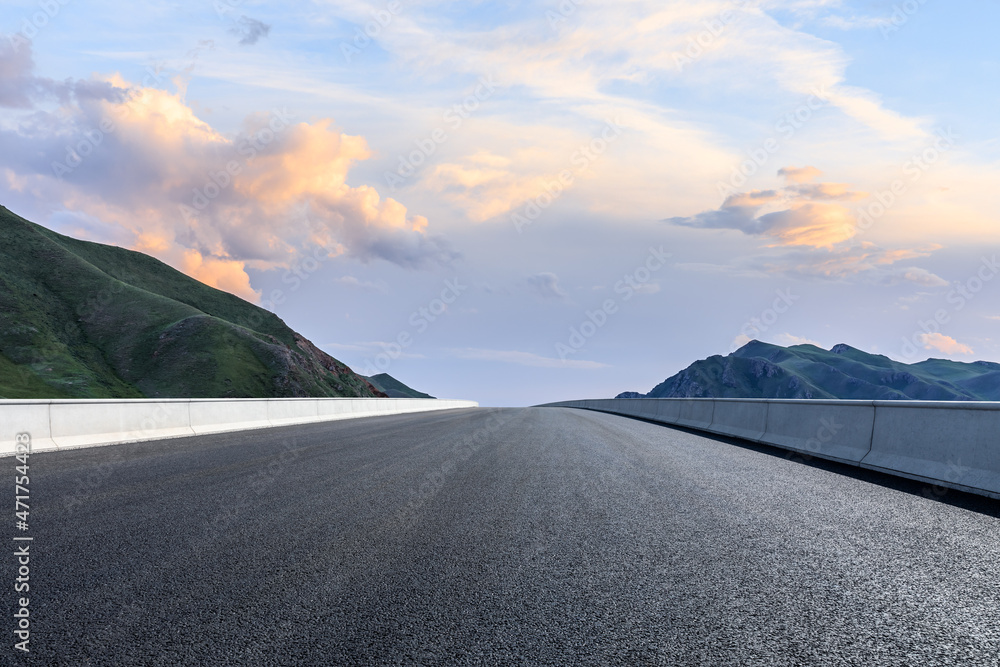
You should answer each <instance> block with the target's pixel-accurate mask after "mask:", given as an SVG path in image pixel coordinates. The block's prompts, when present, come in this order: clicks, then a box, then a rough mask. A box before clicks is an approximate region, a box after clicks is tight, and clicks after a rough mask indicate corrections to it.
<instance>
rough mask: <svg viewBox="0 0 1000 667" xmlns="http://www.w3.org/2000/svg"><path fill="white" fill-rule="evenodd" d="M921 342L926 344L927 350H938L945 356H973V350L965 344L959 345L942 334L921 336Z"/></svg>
mask: <svg viewBox="0 0 1000 667" xmlns="http://www.w3.org/2000/svg"><path fill="white" fill-rule="evenodd" d="M919 338H920V342H922V343H923V344H924V349H925V350H937V351H938V352H943V353H944V354H973V352H972V348H971V347H969V346H968V345H965V344H963V343H959V342H958V341H957V340H955V339H954V338H952V337H951V336H945V335H944V334H940V333H925V334H920V336H919Z"/></svg>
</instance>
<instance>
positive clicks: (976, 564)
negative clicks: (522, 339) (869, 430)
mask: <svg viewBox="0 0 1000 667" xmlns="http://www.w3.org/2000/svg"><path fill="white" fill-rule="evenodd" d="M0 465H9V466H11V468H13V466H14V462H13V459H11V458H5V459H0ZM845 471H848V472H849V470H848V469H847V468H843V467H840V466H837V465H835V464H822V465H810V464H807V463H802V462H800V461H796V460H790V459H789V458H787V457H784V456H782V454H781V453H780V452H778V451H777V450H768V449H765V448H760V447H751V446H738V445H736V444H733V443H732V442H728V441H724V440H720V439H716V438H707V437H702V436H699V435H695V434H692V433H688V432H685V431H680V430H676V429H671V428H667V427H663V426H657V425H653V424H649V423H645V422H641V421H635V420H630V419H626V418H622V417H616V416H612V415H604V414H598V413H590V412H584V411H576V410H565V409H552V408H549V409H545V408H541V409H510V410H487V409H479V410H469V411H453V412H446V413H436V414H435V413H430V414H421V415H403V416H396V417H385V418H376V419H363V420H353V421H343V422H332V423H327V424H313V425H308V426H296V427H286V428H281V429H271V430H264V431H253V432H247V433H239V434H223V435H216V436H209V437H198V438H187V439H179V440H173V441H161V442H155V443H139V444H134V445H121V446H117V447H102V448H96V449H85V450H76V451H67V452H53V453H46V454H43V453H39V454H34V455H32V457H31V473H32V474H31V478H32V481H31V488H32V498H31V506H32V513H31V519H32V524H31V534H32V535H33V536H34V538H35V540H34V542H33V543H32V546H31V554H32V558H31V592H30V595H31V598H30V600H31V601H30V609H31V621H32V623H31V643H30V647H31V654H30V657H28V658H25V656H23V655H20V654H19V652H17V651H15V650H14V649H13V643H14V641H15V639H14V638H13V635H12V631H13V629H14V619H12V618H11V614H10V613H7V614H4V617H5V618H6V619H7V620H6V621H3V622H2V625H0V636H4V637H7V645H6V646H4V647H2V651H0V663H3V664H12V665H13V664H39V665H64V664H65V665H88V664H94V665H178V664H184V665H300V664H301V665H397V664H414V665H436V664H455V665H574V664H581V665H647V664H648V665H711V666H713V667H715V666H717V665H921V666H930V665H998V664H1000V657H998V656H1000V571H998V570H1000V519H998V516H1000V511H998V504H997V502H996V501H988V500H982V501H980V500H975V499H972V498H970V497H967V496H963V495H962V494H957V493H955V492H949V493H947V494H946V495H944V497H943V498H938V497H937V494H939V493H941V490H932V489H925V488H922V487H921V486H920V485H919V484H916V483H912V482H907V481H899V482H894V481H891V480H890V478H887V477H883V476H881V475H877V474H874V473H858V474H854V475H850V474H843V473H844V472H845ZM10 473H11V476H13V470H11V471H10ZM8 479H10V477H8ZM11 486H13V485H11ZM10 491H11V492H12V491H13V489H11V490H10ZM925 496H930V497H925ZM11 519H12V520H13V517H11ZM14 533H15V531H14V530H13V526H11V528H10V529H9V534H10V535H13V534H14ZM15 560H16V559H15V558H14V557H12V556H8V557H7V558H5V559H3V563H2V567H3V570H2V571H3V572H4V574H5V577H6V582H4V583H3V584H2V586H3V589H4V590H6V591H7V594H6V598H5V607H4V608H5V609H8V610H12V609H13V608H14V597H15V596H14V593H13V590H12V589H13V580H14V578H15V576H16V573H15V568H16V564H15ZM7 582H10V583H7Z"/></svg>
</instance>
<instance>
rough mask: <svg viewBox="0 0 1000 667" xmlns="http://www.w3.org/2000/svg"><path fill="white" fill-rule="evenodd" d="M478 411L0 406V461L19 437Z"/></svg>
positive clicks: (79, 437)
mask: <svg viewBox="0 0 1000 667" xmlns="http://www.w3.org/2000/svg"><path fill="white" fill-rule="evenodd" d="M478 406H479V404H478V403H476V402H475V401H455V400H445V399H428V398H423V399H421V398H243V399H212V398H206V399H162V400H159V399H131V400H124V399H86V400H31V399H24V400H0V456H12V455H13V454H14V451H15V438H16V436H17V435H18V434H20V433H27V434H29V435H30V437H31V451H32V452H43V451H48V450H57V449H71V448H75V447H94V446H97V445H113V444H119V443H123V442H138V441H141V440H159V439H162V438H176V437H181V436H190V435H203V434H205V433H222V432H225V431H243V430H248V429H256V428H268V427H271V426H287V425H290V424H309V423H313V422H324V421H333V420H337V419H353V418H357V417H373V416H378V415H399V414H405V413H410V412H429V411H432V410H454V409H457V408H475V407H478Z"/></svg>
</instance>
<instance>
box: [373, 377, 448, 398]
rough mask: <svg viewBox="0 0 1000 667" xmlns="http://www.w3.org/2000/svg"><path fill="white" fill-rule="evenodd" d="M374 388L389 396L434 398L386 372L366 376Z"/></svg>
mask: <svg viewBox="0 0 1000 667" xmlns="http://www.w3.org/2000/svg"><path fill="white" fill-rule="evenodd" d="M366 379H367V380H368V381H369V382H371V383H372V384H373V385H375V388H376V389H378V390H379V391H382V392H384V393H385V394H386V395H387V396H388V397H389V398H434V397H433V396H431V395H430V394H425V393H423V392H420V391H417V390H416V389H413V388H411V387H407V386H406V385H405V384H403V383H402V382H400V381H399V380H397V379H396V378H394V377H392V376H391V375H389V374H388V373H379V374H378V375H373V376H371V377H370V378H366Z"/></svg>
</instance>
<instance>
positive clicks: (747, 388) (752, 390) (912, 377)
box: [648, 341, 1000, 401]
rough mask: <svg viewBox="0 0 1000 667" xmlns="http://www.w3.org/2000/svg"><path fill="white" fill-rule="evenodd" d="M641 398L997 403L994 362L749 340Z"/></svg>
mask: <svg viewBox="0 0 1000 667" xmlns="http://www.w3.org/2000/svg"><path fill="white" fill-rule="evenodd" d="M648 396H649V397H651V398H684V397H705V398H708V397H712V398H839V399H858V400H862V399H863V400H871V399H882V400H901V399H916V400H934V401H998V400H1000V364H995V363H992V362H986V361H977V362H973V363H961V362H957V361H949V360H946V359H928V360H927V361H923V362H920V363H917V364H904V363H901V362H898V361H893V360H892V359H889V358H888V357H885V356H882V355H878V354H868V353H867V352H862V351H861V350H858V349H855V348H853V347H850V346H849V345H843V344H841V345H836V346H834V347H833V348H832V349H831V350H829V351H828V350H823V349H820V348H818V347H816V346H814V345H794V346H792V347H787V348H785V347H781V346H779V345H771V344H769V343H762V342H760V341H751V342H749V343H747V344H746V345H744V346H743V347H741V348H740V349H739V350H737V351H736V352H734V353H732V354H730V355H728V356H726V357H722V356H713V357H709V358H708V359H703V360H701V361H697V362H695V363H693V364H691V365H690V366H689V367H688V368H686V369H684V370H683V371H681V372H680V373H678V374H677V375H674V376H673V377H670V378H667V379H666V380H665V381H664V382H662V383H660V384H659V385H657V386H656V387H654V388H653V390H652V391H651V392H649V394H648Z"/></svg>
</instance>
